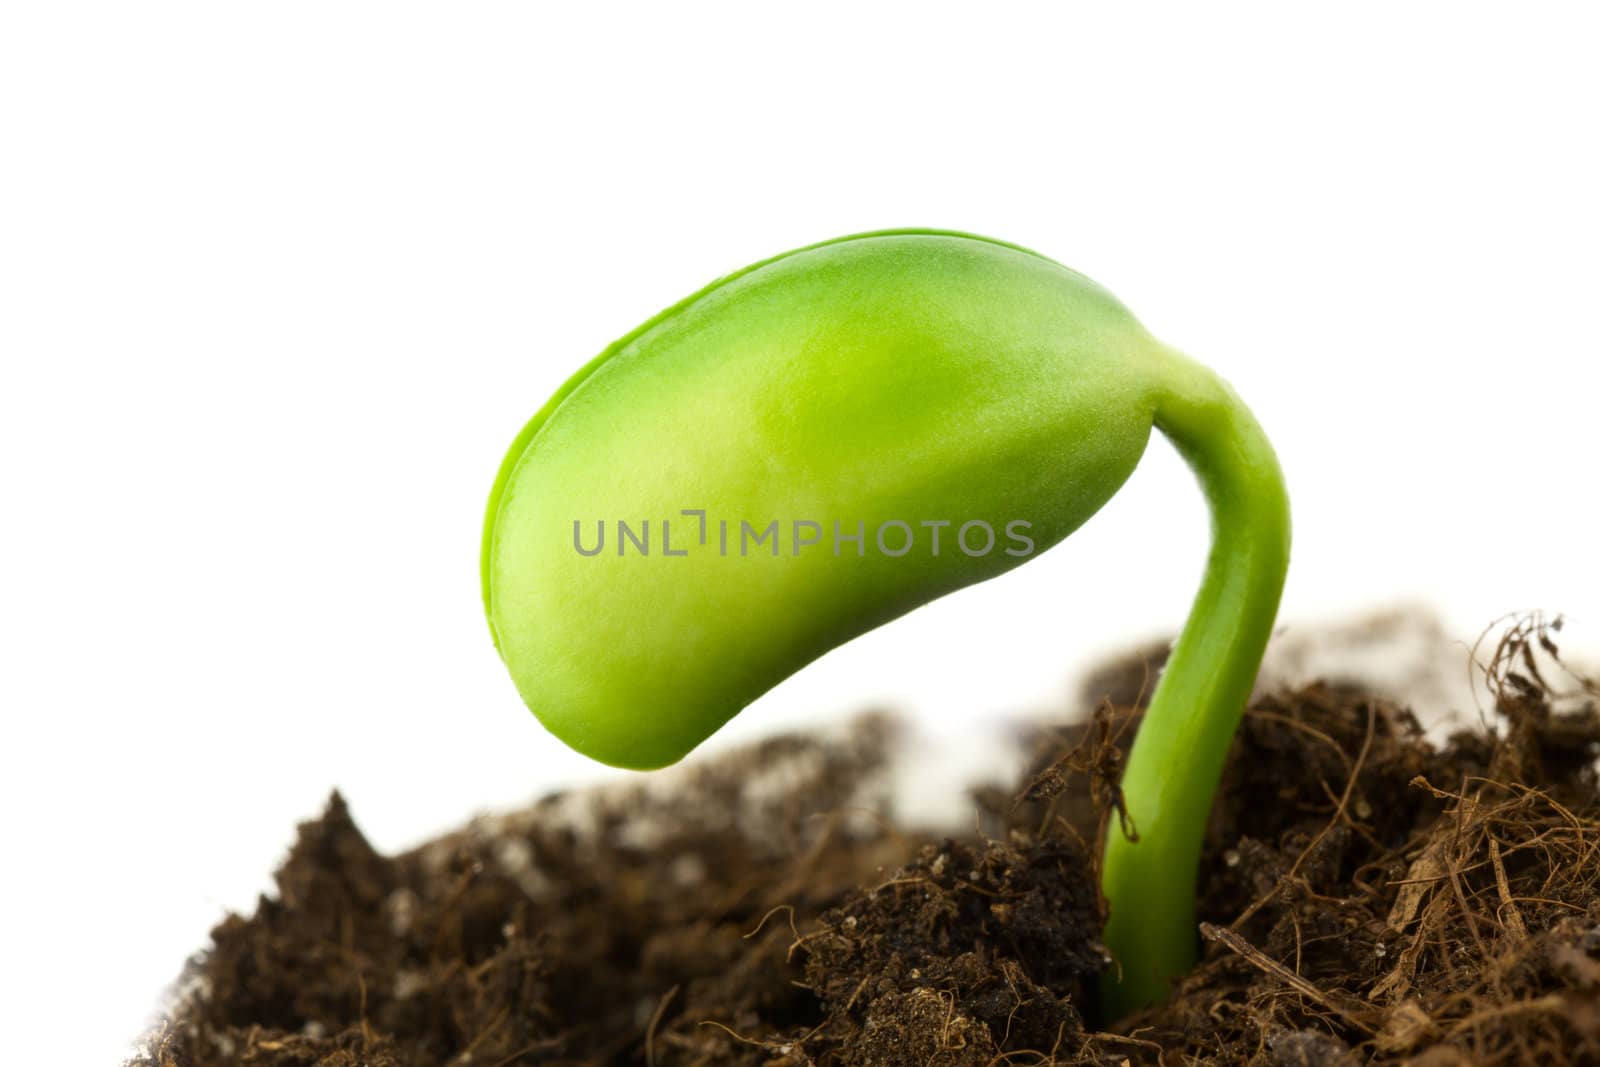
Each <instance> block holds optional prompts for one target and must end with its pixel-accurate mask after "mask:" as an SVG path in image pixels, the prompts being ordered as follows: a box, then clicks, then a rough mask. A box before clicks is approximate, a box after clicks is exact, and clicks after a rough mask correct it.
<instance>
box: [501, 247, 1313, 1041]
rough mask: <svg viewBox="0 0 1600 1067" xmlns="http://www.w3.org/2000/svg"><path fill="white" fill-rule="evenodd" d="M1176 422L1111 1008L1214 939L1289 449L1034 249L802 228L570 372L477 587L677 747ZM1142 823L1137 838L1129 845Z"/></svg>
mask: <svg viewBox="0 0 1600 1067" xmlns="http://www.w3.org/2000/svg"><path fill="white" fill-rule="evenodd" d="M1152 427H1159V428H1160V429H1161V431H1162V432H1163V433H1164V434H1165V435H1166V436H1167V437H1168V438H1169V439H1170V440H1171V441H1172V443H1173V444H1174V445H1175V446H1176V447H1177V449H1178V451H1179V452H1180V453H1181V454H1182V455H1183V457H1184V458H1185V459H1186V460H1187V461H1188V463H1189V464H1190V466H1191V467H1193V469H1194V471H1195V473H1196V475H1197V476H1198V478H1199V481H1200V485H1201V487H1202V489H1203V491H1204V493H1205V496H1206V498H1207V500H1208V502H1209V504H1210V509H1211V514H1212V548H1211V554H1210V558H1209V560H1208V562H1207V564H1206V569H1205V575H1204V579H1203V581H1202V583H1201V586H1200V591H1199V594H1198V595H1197V596H1196V598H1195V602H1194V606H1193V609H1192V610H1191V613H1190V615H1189V619H1188V622H1187V623H1186V624H1185V626H1184V628H1183V632H1182V634H1181V636H1180V637H1179V639H1178V641H1177V644H1176V645H1175V646H1174V648H1173V651H1172V656H1171V659H1170V660H1169V662H1168V664H1167V666H1166V669H1165V671H1164V673H1163V676H1162V678H1161V680H1160V683H1159V685H1158V686H1157V687H1156V690H1155V693H1154V696H1153V697H1152V699H1151V702H1150V706H1149V711H1148V714H1147V715H1146V717H1145V720H1144V724H1143V726H1142V727H1141V729H1140V730H1139V734H1138V737H1137V739H1136V741H1135V744H1134V745H1133V748H1132V751H1131V752H1130V754H1129V758H1128V764H1127V768H1126V770H1125V772H1124V775H1123V779H1122V793H1123V798H1124V801H1125V804H1126V811H1127V815H1128V820H1129V821H1128V829H1131V830H1133V832H1134V833H1133V834H1132V835H1130V834H1128V833H1126V832H1125V831H1124V829H1123V828H1121V827H1117V826H1113V828H1112V830H1111V831H1110V833H1109V834H1108V837H1107V841H1106V845H1105V853H1104V870H1103V879H1104V888H1105V894H1106V898H1107V900H1108V901H1109V903H1110V907H1111V915H1110V921H1109V924H1108V926H1107V929H1106V935H1105V937H1106V943H1107V945H1108V947H1109V948H1110V949H1111V950H1112V952H1113V953H1114V954H1115V956H1116V958H1117V960H1118V962H1119V964H1120V975H1119V976H1118V977H1116V978H1113V979H1111V980H1109V981H1108V983H1107V985H1106V988H1105V990H1104V992H1105V996H1106V1000H1107V1005H1106V1006H1107V1008H1108V1010H1110V1011H1111V1012H1112V1013H1120V1012H1122V1011H1125V1010H1128V1009H1132V1008H1135V1007H1138V1006H1141V1005H1145V1004H1150V1003H1153V1002H1156V1001H1159V1000H1161V999H1163V998H1164V997H1165V996H1166V994H1167V990H1168V987H1169V984H1170V981H1171V979H1173V978H1174V977H1176V976H1178V975H1180V974H1182V973H1183V972H1184V971H1186V970H1187V969H1188V968H1189V967H1190V966H1192V964H1193V962H1194V959H1195V953H1196V942H1197V936H1196V927H1195V915H1194V888H1195V882H1196V876H1197V870H1198V866H1199V855H1200V847H1201V839H1202V835H1203V832H1204V828H1205V823H1206V818H1207V813H1208V812H1209V810H1210V806H1211V798H1212V794H1213V793H1214V792H1215V791H1216V787H1217V782H1218V780H1219V778H1220V776H1221V772H1222V765H1223V760H1224V757H1225V756H1226V754H1227V750H1228V746H1229V742H1230V740H1231V738H1232V735H1233V732H1234V729H1235V727H1236V726H1237V725H1238V722H1239V718H1240V715H1241V713H1242V711H1243V708H1244V705H1245V701H1246V699H1247V697H1248V696H1249V692H1250V688H1251V685H1252V684H1253V682H1254V680H1255V676H1256V672H1257V670H1258V668H1259V666H1260V662H1261V655H1262V651H1263V649H1264V648H1265V645H1266V641H1267V636H1268V632H1269V630H1270V629H1271V626H1272V622H1273V617H1274V615H1275V614H1276V612H1277V606H1278V598H1279V594H1280V592H1281V590H1282V587H1283V580H1284V572H1285V570H1286V568H1287V566H1288V557H1289V507H1288V498H1287V495H1286V494H1285V491H1284V486H1283V479H1282V475H1281V473H1280V471H1279V469H1278V463H1277V459H1276V458H1275V456H1274V455H1273V451H1272V447H1271V445H1270V444H1269V443H1268V442H1267V439H1266V437H1265V435H1264V434H1263V433H1262V431H1261V428H1260V426H1259V425H1258V424H1257V423H1256V421H1255V419H1254V418H1253V417H1252V416H1251V414H1250V412H1249V410H1248V409H1246V407H1245V406H1244V404H1243V403H1242V402H1241V401H1240V400H1239V398H1238V396H1237V395H1235V394H1234V392H1233V390H1232V389H1231V388H1229V387H1228V385H1227V384H1226V383H1225V382H1223V381H1222V380H1221V379H1220V378H1218V377H1217V376H1216V375H1215V374H1213V373H1212V372H1211V371H1209V370H1207V369H1206V368H1205V367H1203V366H1201V365H1200V364H1198V363H1195V362H1194V361H1192V360H1190V359H1188V358H1187V357H1185V356H1183V355H1181V354H1179V353H1178V352H1176V351H1174V350H1172V349H1170V348H1168V347H1166V346H1165V345H1163V344H1161V343H1160V342H1158V341H1156V340H1155V339H1154V338H1152V337H1151V336H1150V335H1149V334H1148V333H1146V332H1145V330H1144V329H1143V328H1142V327H1141V326H1140V325H1139V324H1138V322H1136V321H1135V320H1134V318H1133V316H1132V315H1131V314H1130V313H1129V312H1128V311H1127V310H1126V309H1125V308H1124V307H1123V306H1122V305H1121V304H1120V303H1118V302H1117V301H1116V299H1115V298H1113V297H1112V296H1111V295H1110V294H1109V293H1107V292H1106V291H1105V290H1103V289H1101V288H1100V287H1099V286H1097V285H1095V284H1094V283H1093V282H1091V281H1089V280H1088V279H1087V278H1085V277H1083V276H1082V275H1080V274H1077V273H1075V272H1073V271H1071V270H1069V269H1067V268H1066V267H1063V266H1061V265H1060V264H1058V263H1055V262H1053V261H1051V260H1049V259H1046V258H1044V257H1043V256H1040V255H1037V254H1035V253H1033V252H1029V251H1027V250H1025V249H1022V248H1018V247H1016V246H1014V245H1009V244H1004V243H1001V242H998V241H991V240H987V239H983V238H978V237H972V236H969V235H966V234H959V233H950V232H941V231H925V230H906V231H888V232H883V233H871V234H863V235H859V236H854V237H846V238H842V239H839V240H836V241H830V242H826V243H823V244H819V245H813V246H810V247H807V248H802V249H798V250H796V251H794V252H790V253H787V254H785V255H781V256H777V257H775V258H773V259H769V260H765V261H764V262H761V263H757V264H755V265H754V266H751V267H748V268H746V269H744V270H742V271H739V272H737V273H735V274H731V275H729V276H727V277H725V278H723V279H721V280H719V281H717V282H714V283H712V284H711V285H709V286H707V287H706V288H705V289H702V290H701V291H700V292H698V293H696V294H695V295H694V296H691V297H689V298H688V299H687V300H684V301H683V302H681V303H679V304H677V305H675V306H673V307H671V308H669V309H668V310H666V311H664V312H662V313H661V314H659V315H657V316H656V317H655V318H653V319H651V320H650V321H649V322H646V323H645V324H644V325H643V326H641V327H639V328H638V329H636V330H634V331H633V332H632V333H630V334H628V335H627V336H626V337H624V338H622V339H621V340H620V341H618V342H616V343H615V344H613V345H612V346H611V347H610V348H608V349H606V350H605V351H604V352H603V353H601V354H600V355H599V356H598V357H597V358H595V359H594V360H593V361H591V362H590V363H589V364H588V365H587V366H585V367H584V368H582V369H581V370H580V371H578V373H576V374H575V375H573V376H572V378H571V379H569V380H568V381H567V383H566V384H565V385H563V386H562V387H561V389H560V390H558V391H557V393H556V394H555V396H554V397H552V398H551V400H550V401H549V402H548V403H547V404H546V405H545V406H544V407H543V408H542V409H541V410H540V411H539V412H538V414H536V415H535V416H534V417H533V420H532V421H531V422H529V423H528V425H527V426H526V427H525V428H524V429H523V431H522V433H521V434H520V435H519V436H518V437H517V439H516V441H515V442H514V443H513V445H512V446H511V450H510V452H509V454H508V455H507V456H506V459H505V462H504V464H503V465H502V467H501V469H500V474H499V477H498V479H497V480H496V482H495V486H494V491H493V493H492V495H491V497H490V500H489V510H488V518H487V522H486V526H485V532H484V544H483V595H484V603H485V608H486V610H487V612H488V616H489V623H490V626H491V628H492V629H493V632H494V636H495V642H496V645H497V647H498V648H499V650H500V655H501V657H502V658H503V659H504V660H505V663H506V665H507V667H509V668H510V671H511V676H512V678H513V679H514V680H515V682H516V685H517V688H518V690H519V691H520V693H521V694H522V698H523V700H524V701H526V703H527V705H528V706H529V707H530V708H531V709H532V710H533V712H534V713H535V714H536V715H537V716H538V717H539V719H540V721H541V722H543V723H544V725H545V726H546V727H548V728H549V729H550V731H551V732H552V733H554V734H555V735H556V736H557V737H560V738H561V739H562V740H563V741H565V742H566V743H567V744H569V745H571V746H572V747H573V748H575V749H577V750H578V751H579V752H582V753H585V754H587V755H589V756H592V757H593V758H595V759H597V760H600V761H602V762H605V763H610V764H614V765H616V766H621V767H632V768H639V769H645V768H654V767H661V766H664V765H666V764H669V763H673V762H675V761H676V760H678V759H681V758H682V757H683V756H684V754H685V753H687V752H689V751H690V750H691V749H692V748H694V747H695V746H696V745H698V744H699V743H700V742H701V741H703V740H705V738H706V737H708V736H709V735H711V734H712V733H714V732H715V731H716V730H717V729H718V728H719V727H720V726H721V725H722V724H723V723H725V722H726V721H727V720H728V719H730V718H731V717H733V716H734V715H735V714H737V713H738V712H739V711H740V709H742V708H744V707H745V706H746V705H747V704H749V703H750V702H751V701H752V700H754V699H755V698H756V697H758V696H760V695H761V694H762V693H763V692H765V691H766V690H768V689H769V688H771V687H772V686H773V685H775V684H777V683H778V682H779V681H781V680H782V679H784V678H786V677H788V676H789V675H790V674H792V673H794V672H795V671H797V670H799V669H800V668H801V667H802V666H804V665H805V664H807V663H809V662H810V661H812V660H813V659H816V658H817V657H818V656H821V655H822V654H823V653H825V652H827V651H828V650H829V649H832V648H834V647H836V646H838V645H840V644H842V643H844V642H845V641H848V640H850V639H851V638H853V637H855V636H857V635H859V634H861V633H863V632H865V631H867V630H870V629H872V628H873V627H876V626H878V625H880V624H882V623H884V622H887V621H888V620H890V619H893V618H895V617H897V616H899V615H901V614H904V613H905V612H907V611H910V610H911V609H912V608H915V607H917V606H919V605H921V604H924V603H927V602H928V601H930V600H933V599H935V598H937V597H940V596H943V595H944V594H946V593H949V592H951V591H953V590H955V589H958V588H961V587H963V586H966V585H970V584H972V583H975V582H979V581H982V580H984V579H986V578H990V577H993V576H995V575H997V574H1000V573H1001V572H1003V571H1006V570H1009V569H1011V568H1012V567H1014V566H1017V565H1018V564H1020V563H1022V562H1024V561H1025V560H1026V559H1028V558H1031V556H1033V555H1035V554H1037V552H1040V551H1043V550H1045V549H1047V548H1049V547H1050V546H1052V545H1054V544H1055V543H1056V542H1058V541H1060V540H1061V539H1062V538H1064V537H1066V536H1067V535H1068V534H1069V533H1071V532H1072V531H1073V530H1074V529H1076V528H1077V527H1078V526H1079V525H1080V524H1082V523H1083V522H1084V521H1085V520H1087V519H1088V518H1089V516H1091V515H1093V514H1094V513H1095V511H1097V510H1098V509H1099V508H1100V506H1101V505H1102V504H1104V503H1105V502H1106V501H1107V500H1108V499H1110V497H1111V496H1112V494H1114V493H1115V492H1116V491H1117V489H1118V488H1120V487H1121V486H1122V484H1123V482H1124V481H1125V480H1126V479H1127V478H1128V476H1129V475H1130V474H1131V473H1132V472H1133V469H1134V467H1135V466H1136V465H1137V463H1138V462H1139V459H1140V456H1141V455H1142V454H1143V452H1144V449H1145V445H1146V443H1147V442H1148V440H1149V437H1150V431H1151V428H1152ZM1135 836H1136V839H1135Z"/></svg>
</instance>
